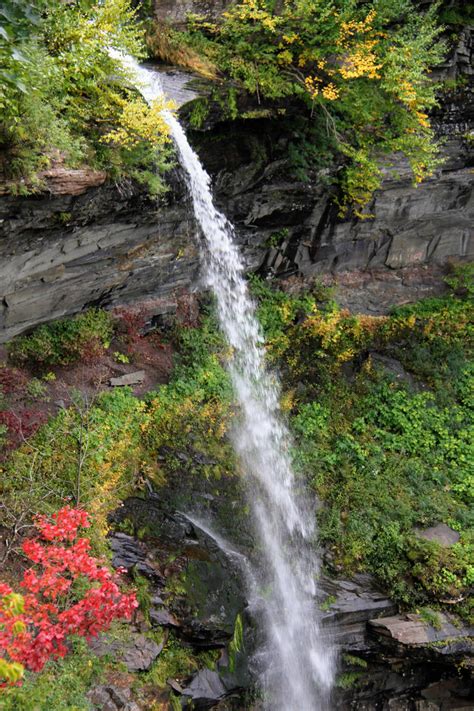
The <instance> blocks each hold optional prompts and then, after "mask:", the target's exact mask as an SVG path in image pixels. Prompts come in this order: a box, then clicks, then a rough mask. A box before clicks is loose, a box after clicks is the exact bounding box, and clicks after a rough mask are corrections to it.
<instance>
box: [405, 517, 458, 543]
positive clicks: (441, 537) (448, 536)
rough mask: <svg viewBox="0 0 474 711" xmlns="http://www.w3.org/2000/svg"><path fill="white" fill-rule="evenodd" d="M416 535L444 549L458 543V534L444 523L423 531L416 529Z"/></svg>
mask: <svg viewBox="0 0 474 711" xmlns="http://www.w3.org/2000/svg"><path fill="white" fill-rule="evenodd" d="M416 535H417V536H418V537H419V538H424V539H425V540H426V541H434V542H435V543H438V544H439V545H440V546H443V547H444V548H449V546H453V545H454V544H455V543H457V542H458V541H459V539H460V538H461V536H460V534H459V533H458V532H457V531H455V530H454V529H452V528H450V527H449V526H447V525H446V524H445V523H437V524H436V526H430V527H429V528H425V529H423V530H420V529H418V530H417V531H416Z"/></svg>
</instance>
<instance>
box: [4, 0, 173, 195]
mask: <svg viewBox="0 0 474 711" xmlns="http://www.w3.org/2000/svg"><path fill="white" fill-rule="evenodd" d="M10 5H11V7H12V10H11V11H10V9H9V8H10ZM0 19H4V20H6V22H5V23H4V24H3V25H1V26H0V59H1V60H2V62H1V64H2V67H3V68H2V76H1V77H0V78H1V79H2V82H1V89H0V161H1V163H0V169H3V172H4V174H5V177H6V178H7V179H10V180H12V189H15V188H18V185H20V186H21V185H22V184H23V185H25V186H26V189H31V187H34V185H35V182H36V183H37V182H38V179H37V178H36V175H37V173H38V172H39V171H40V170H41V169H42V168H45V167H48V166H49V165H50V164H51V163H52V162H53V161H54V162H55V163H58V162H59V163H65V164H67V165H70V166H72V167H76V166H78V165H80V164H88V165H91V166H92V167H95V168H105V169H106V170H107V171H108V172H109V173H110V174H111V176H112V177H114V178H121V177H134V178H137V179H139V180H142V181H144V182H147V183H148V184H149V187H151V188H152V189H154V190H155V191H156V190H158V189H159V188H160V187H162V186H161V184H160V182H159V180H157V178H156V177H155V173H156V172H159V168H162V169H164V168H165V166H166V163H167V159H168V158H169V154H170V149H169V138H168V131H167V128H166V125H165V124H164V122H163V120H162V118H161V115H160V109H161V108H163V106H162V104H160V102H157V103H156V104H155V105H154V106H152V107H150V108H149V107H148V106H147V104H146V102H145V101H144V99H143V98H142V97H141V96H140V95H139V93H138V92H137V90H136V89H135V88H134V86H133V77H131V76H130V75H129V74H128V73H127V71H126V70H125V69H124V67H123V66H121V63H120V61H119V60H118V59H115V58H112V57H111V56H110V55H109V52H108V50H109V48H114V49H117V50H119V51H124V52H128V53H130V54H132V55H135V56H142V55H143V36H142V35H143V31H142V28H141V25H140V23H139V22H138V21H137V19H136V12H135V10H134V9H133V8H132V5H131V2H130V0H103V2H96V3H91V2H85V1H82V2H80V1H77V2H72V3H53V2H47V1H46V0H38V2H36V4H33V5H31V4H30V3H28V4H27V3H24V2H22V0H19V2H15V3H13V2H10V3H9V2H7V4H6V9H5V8H3V9H2V10H1V11H0ZM2 163H3V165H2ZM157 169H158V171H157Z"/></svg>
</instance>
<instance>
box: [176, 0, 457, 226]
mask: <svg viewBox="0 0 474 711" xmlns="http://www.w3.org/2000/svg"><path fill="white" fill-rule="evenodd" d="M437 9H438V8H437V6H436V5H433V6H432V7H431V8H430V9H429V10H428V11H427V12H421V11H420V9H419V8H417V7H415V6H414V5H413V3H412V2H410V0H388V1H385V2H379V1H378V0H373V1H372V2H368V3H364V4H357V3H356V4H355V3H354V2H352V0H339V1H338V2H336V3H332V4H328V3H327V2H326V1H325V0H316V1H315V2H309V1H308V0H288V1H287V2H285V3H275V2H274V0H241V1H240V2H236V3H234V4H232V5H231V6H230V8H229V9H228V10H227V12H226V13H225V14H224V16H223V20H222V21H221V22H218V23H215V24H213V23H209V22H207V21H205V20H203V19H202V18H198V17H196V16H192V17H191V18H190V20H189V23H188V30H187V32H186V33H181V37H180V43H181V44H183V45H187V46H192V47H194V49H195V50H196V51H197V52H198V53H200V54H201V55H202V56H205V57H206V58H207V59H208V61H210V62H212V63H213V65H215V66H217V67H219V69H220V70H221V71H222V72H223V73H224V75H225V76H226V77H227V78H228V79H229V80H230V81H229V85H230V87H231V88H230V90H229V100H228V104H229V111H228V116H230V117H232V118H235V117H236V115H238V113H239V111H238V109H237V107H238V105H239V102H238V101H236V99H235V93H236V91H237V94H238V98H240V99H241V101H240V103H241V105H242V106H243V107H244V109H243V115H244V116H245V115H248V114H249V112H248V103H249V101H248V99H249V96H250V97H252V98H253V100H254V102H256V104H257V105H258V111H259V113H260V115H262V113H263V114H265V109H266V108H267V107H269V108H270V109H273V108H274V107H275V106H276V107H278V109H279V110H280V113H282V114H285V113H286V112H288V113H290V114H292V113H296V112H292V111H290V110H289V109H290V107H293V106H294V107H296V108H297V109H298V110H299V112H300V113H301V112H302V113H303V115H304V116H305V118H306V122H307V123H308V124H310V123H312V122H313V121H314V123H316V124H318V125H320V126H322V127H324V131H325V133H326V134H327V138H326V140H323V141H322V142H321V146H322V149H323V151H324V152H325V151H327V150H330V151H331V153H332V155H333V156H336V155H337V156H338V157H339V159H342V162H343V164H344V166H345V167H344V169H343V170H342V172H341V175H342V178H341V181H340V184H341V187H342V189H343V192H344V197H343V199H342V200H341V202H340V206H341V210H344V209H345V208H346V207H347V205H353V206H355V208H356V210H357V211H358V212H359V214H360V211H361V210H362V209H363V208H364V206H365V205H366V204H367V203H368V201H369V200H370V198H371V197H372V195H373V192H374V190H376V189H377V187H379V185H380V183H381V180H382V171H381V163H382V162H383V159H384V156H387V154H392V153H394V152H397V153H399V152H401V153H403V154H404V155H405V157H406V158H407V161H408V162H409V164H410V167H411V169H412V171H413V179H414V182H415V183H417V182H420V181H421V180H422V179H423V178H424V177H426V176H427V175H430V174H431V173H432V172H433V169H434V168H435V166H436V165H437V164H438V161H437V158H436V153H437V149H436V145H435V141H434V134H433V131H432V129H431V127H430V122H429V119H428V115H427V112H428V110H429V109H430V108H431V107H432V106H433V105H434V104H435V102H436V100H435V88H436V87H435V85H434V82H433V81H432V80H431V79H430V78H429V76H428V75H429V71H430V69H431V67H432V66H433V65H435V64H436V63H439V62H440V60H441V59H442V56H443V52H444V46H443V44H442V43H440V42H439V40H438V37H439V34H440V32H441V29H442V28H441V27H440V26H439V25H438V24H437V19H436V12H437ZM250 113H251V112H250ZM304 133H305V134H306V135H308V134H309V133H310V130H309V131H306V130H305V131H304ZM304 145H305V142H304V141H303V142H302V143H300V146H304ZM306 147H307V149H308V150H307V152H308V154H309V155H312V153H313V152H314V151H313V150H312V148H311V147H308V146H306ZM303 152H304V151H303ZM385 160H386V158H385ZM303 162H304V161H303Z"/></svg>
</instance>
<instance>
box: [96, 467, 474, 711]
mask: <svg viewBox="0 0 474 711" xmlns="http://www.w3.org/2000/svg"><path fill="white" fill-rule="evenodd" d="M175 485H176V486H177V487H178V488H179V487H180V486H181V487H183V488H186V487H185V485H184V484H183V482H181V480H180V481H179V482H178V481H176V482H175ZM207 486H208V491H209V493H208V496H209V499H208V501H210V502H211V508H212V507H213V506H215V505H216V504H217V505H218V506H221V505H222V503H221V504H219V502H216V500H212V499H213V495H212V494H211V493H210V491H211V488H212V487H210V484H209V483H208V484H207ZM219 486H220V488H221V489H222V488H226V484H224V483H222V482H220V483H219ZM187 495H188V497H189V499H190V500H192V501H194V502H196V500H197V491H196V490H195V491H187ZM227 495H228V496H229V495H230V496H231V498H232V499H233V498H234V492H232V493H231V492H230V491H227ZM170 505H171V502H170V501H169V500H168V499H167V496H166V494H165V493H164V492H161V491H160V496H158V495H157V494H154V493H150V494H149V496H148V497H147V498H144V499H138V498H132V499H128V500H127V501H126V502H125V503H124V506H123V507H121V508H120V509H119V510H118V511H117V512H116V515H115V522H116V525H117V524H118V525H120V523H123V522H124V521H125V520H126V521H127V527H128V528H129V529H130V527H132V528H133V529H135V530H137V531H138V530H140V531H141V535H142V536H143V535H144V538H143V540H141V541H140V540H138V539H137V538H135V537H134V536H132V535H130V534H125V533H120V532H115V533H113V534H112V535H111V538H110V541H111V546H112V550H113V564H114V565H115V566H125V567H126V568H127V569H128V570H133V569H135V570H139V571H140V573H141V574H142V575H144V576H145V577H147V578H148V580H149V581H150V586H151V589H150V594H151V604H150V614H149V619H150V622H151V625H152V627H153V628H160V627H161V628H163V630H164V634H167V632H168V630H170V633H171V630H172V633H173V634H174V635H177V637H178V638H180V639H181V640H182V641H183V643H184V644H185V645H190V646H191V647H192V648H194V649H199V650H202V649H213V650H219V656H218V658H217V661H216V662H215V665H214V667H213V668H212V669H201V670H199V671H197V672H196V673H194V674H193V675H191V676H190V677H189V678H185V679H180V680H176V679H169V680H168V685H169V686H170V688H171V689H172V690H173V692H174V694H175V695H178V697H179V699H180V702H181V706H182V708H195V709H209V708H215V709H219V708H222V709H231V708H232V709H235V710H238V709H240V710H241V711H243V710H244V709H245V711H250V710H251V709H252V711H257V709H259V706H258V704H257V705H256V706H254V705H253V704H251V703H248V701H247V700H244V699H247V698H248V697H246V696H245V694H246V692H249V691H251V690H252V688H253V685H254V683H255V676H254V673H255V672H254V669H253V665H252V664H249V660H250V659H251V658H252V652H253V650H254V649H255V643H256V635H257V631H256V626H255V620H254V619H253V616H252V612H251V610H252V609H254V608H252V605H250V606H249V605H248V603H247V598H246V593H247V591H246V590H245V589H244V588H245V586H244V582H243V576H242V559H244V560H246V559H247V555H252V553H251V552H249V549H247V548H245V547H244V548H242V549H239V550H238V549H234V548H232V547H230V546H229V544H228V543H225V542H224V541H223V540H222V539H220V537H216V538H214V537H213V536H212V535H210V533H208V532H206V531H207V529H206V527H205V526H204V524H202V523H198V522H197V521H195V520H194V519H193V520H192V519H190V518H188V517H186V516H184V515H183V514H180V513H177V512H175V511H173V510H172V509H170V508H169V506H170ZM221 513H222V511H221ZM216 514H217V510H215V512H214V515H216ZM222 521H223V522H224V521H225V518H224V519H222ZM229 526H232V522H231V520H229V519H227V527H229ZM247 527H248V526H247ZM205 529H206V530H205ZM224 530H225V525H224ZM143 531H146V533H145V534H143ZM319 587H320V590H321V596H320V600H319V601H318V604H319V607H320V611H321V615H322V624H323V630H324V632H325V634H326V635H327V638H328V640H329V639H330V640H331V644H335V645H336V647H337V649H338V652H339V669H338V676H337V682H336V688H335V691H334V696H333V699H332V708H335V709H336V708H337V709H338V710H340V711H350V710H352V709H359V710H360V711H454V710H455V709H469V708H470V706H469V705H468V700H469V698H470V693H471V681H470V673H469V672H470V666H469V664H470V659H472V643H473V642H472V634H473V630H472V629H470V628H468V627H466V626H464V625H462V624H460V622H459V620H456V619H455V618H454V617H451V616H449V615H447V614H441V613H435V612H432V613H431V615H426V619H425V618H424V617H423V616H422V615H419V614H397V613H398V610H397V606H396V605H395V604H394V602H393V601H391V600H390V599H389V598H388V597H387V596H386V595H385V594H384V593H383V592H382V591H380V590H379V589H378V588H377V586H376V584H375V581H374V579H373V578H372V577H371V576H369V575H365V574H364V575H363V574H359V575H355V576H354V577H353V578H351V579H344V578H335V579H333V578H330V577H327V576H324V577H323V578H322V579H321V580H320V586H319ZM238 626H239V627H238ZM257 627H258V626H257ZM237 629H239V632H238V633H236V630H237ZM138 638H139V635H134V636H132V642H131V645H128V646H127V649H128V648H129V647H130V646H131V647H132V648H134V647H136V644H135V641H136V640H137V639H138ZM231 640H233V642H232V644H230V642H231ZM236 640H237V641H236ZM101 646H102V647H103V648H104V649H105V652H104V653H106V650H107V649H108V648H107V644H105V646H104V644H103V642H102V641H99V648H100V647H101ZM132 651H133V649H132ZM145 651H146V653H147V654H148V650H145ZM151 651H152V653H153V654H154V653H156V651H157V650H156V649H153V650H151ZM118 653H119V654H121V655H122V658H123V655H124V653H125V652H124V650H120V649H119V650H118ZM470 655H471V656H470ZM132 657H133V654H132ZM140 659H141V658H140ZM147 659H148V656H147ZM140 663H141V661H140Z"/></svg>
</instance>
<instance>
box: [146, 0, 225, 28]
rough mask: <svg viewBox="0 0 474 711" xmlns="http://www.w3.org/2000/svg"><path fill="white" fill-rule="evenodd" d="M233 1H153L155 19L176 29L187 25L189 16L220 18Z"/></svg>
mask: <svg viewBox="0 0 474 711" xmlns="http://www.w3.org/2000/svg"><path fill="white" fill-rule="evenodd" d="M230 3H231V0H153V10H154V15H155V17H156V18H157V19H158V20H160V21H162V22H163V21H164V22H167V23H169V24H171V25H174V26H176V27H182V26H183V25H185V23H186V18H187V16H188V15H190V14H193V15H202V16H204V17H206V18H207V19H208V20H213V19H216V18H217V17H219V15H221V14H222V13H223V12H224V10H225V9H226V7H227V6H228V5H230Z"/></svg>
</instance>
